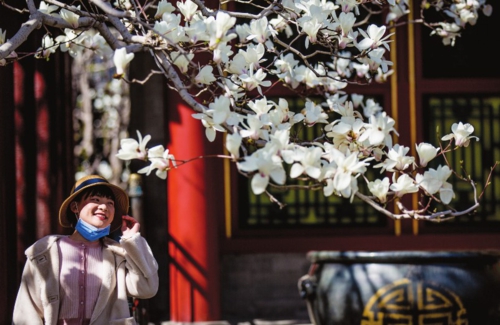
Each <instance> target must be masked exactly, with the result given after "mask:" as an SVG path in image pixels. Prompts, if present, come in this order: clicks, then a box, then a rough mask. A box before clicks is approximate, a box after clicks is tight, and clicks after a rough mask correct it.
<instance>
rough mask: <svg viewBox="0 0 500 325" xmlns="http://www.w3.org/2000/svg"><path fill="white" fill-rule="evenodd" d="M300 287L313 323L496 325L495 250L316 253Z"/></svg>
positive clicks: (499, 260)
mask: <svg viewBox="0 0 500 325" xmlns="http://www.w3.org/2000/svg"><path fill="white" fill-rule="evenodd" d="M307 256H308V259H309V260H310V261H311V267H310V270H309V273H308V274H306V275H304V276H303V277H302V278H301V279H300V280H299V283H298V286H299V292H300V295H301V296H302V298H304V299H305V300H306V302H307V307H308V312H309V316H310V319H311V321H312V322H313V323H314V324H316V325H426V324H428V325H493V324H497V325H498V324H500V251H446V252H444V251H436V252H429V251H384V252H338V251H313V252H309V253H308V255H307Z"/></svg>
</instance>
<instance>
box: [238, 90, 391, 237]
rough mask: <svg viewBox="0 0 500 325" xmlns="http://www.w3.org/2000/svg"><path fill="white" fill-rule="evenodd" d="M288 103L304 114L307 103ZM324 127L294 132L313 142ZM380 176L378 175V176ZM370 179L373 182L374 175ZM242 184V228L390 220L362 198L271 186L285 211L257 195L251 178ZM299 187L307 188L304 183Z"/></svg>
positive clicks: (361, 184) (379, 223)
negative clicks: (251, 184)
mask: <svg viewBox="0 0 500 325" xmlns="http://www.w3.org/2000/svg"><path fill="white" fill-rule="evenodd" d="M287 100H288V103H289V107H290V109H291V110H294V111H300V108H301V107H304V101H303V100H301V99H296V100H294V99H290V98H287ZM276 101H277V100H276ZM379 102H380V100H379ZM323 128H324V124H323V125H317V126H315V127H314V128H304V127H299V129H293V132H296V133H295V134H296V136H297V137H299V138H302V139H308V140H312V139H315V138H317V137H318V136H320V135H321V134H322V132H323ZM287 172H288V171H287ZM378 176H379V175H378V173H377V175H375V177H378ZM368 177H369V178H370V179H373V177H372V175H369V176H368ZM238 184H240V186H239V189H238V191H239V198H240V199H239V202H238V217H239V224H240V227H241V228H242V229H286V228H292V229H293V228H300V229H306V228H321V227H322V228H324V227H332V228H334V227H339V226H356V227H360V226H385V225H386V222H387V217H385V216H383V215H380V214H379V213H377V212H376V211H375V210H374V209H373V208H371V207H369V206H368V205H366V204H363V203H362V202H361V201H360V200H358V199H354V201H353V203H350V202H349V199H345V198H341V197H337V196H335V195H332V196H330V197H325V196H324V195H323V191H322V190H318V191H310V190H287V191H283V190H279V189H273V188H271V187H270V186H269V187H268V190H270V192H271V193H272V195H273V196H274V197H275V198H276V199H277V200H279V201H280V202H282V203H285V204H286V206H285V208H283V209H280V208H279V206H278V205H277V204H276V203H274V202H271V201H270V199H269V197H268V196H267V195H266V194H261V195H258V196H257V195H254V194H253V192H252V190H251V188H250V180H249V179H247V178H245V177H243V176H241V178H240V179H239V180H238ZM295 184H299V185H306V184H304V183H300V182H297V183H295ZM358 186H359V188H360V191H361V192H363V193H367V192H368V190H367V187H366V184H365V182H364V181H363V180H362V179H359V181H358Z"/></svg>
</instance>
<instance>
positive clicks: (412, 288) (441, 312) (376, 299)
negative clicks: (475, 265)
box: [361, 278, 469, 325]
mask: <svg viewBox="0 0 500 325" xmlns="http://www.w3.org/2000/svg"><path fill="white" fill-rule="evenodd" d="M396 323H397V324H398V325H424V324H431V323H432V324H438V323H439V324H443V325H468V324H469V321H468V319H467V310H466V309H465V307H464V305H463V303H462V301H461V300H460V297H459V296H458V295H457V294H455V293H454V292H452V291H450V290H448V289H445V288H443V287H441V286H439V285H437V284H434V283H430V282H424V281H415V282H414V281H412V280H410V279H406V278H404V279H401V280H397V281H394V282H393V283H391V284H388V285H386V286H384V287H382V288H380V289H379V290H377V292H375V294H374V295H373V296H372V297H371V298H370V299H369V300H368V303H367V304H366V306H365V308H364V311H363V316H362V319H361V325H389V324H396Z"/></svg>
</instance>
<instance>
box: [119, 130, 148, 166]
mask: <svg viewBox="0 0 500 325" xmlns="http://www.w3.org/2000/svg"><path fill="white" fill-rule="evenodd" d="M137 138H138V139H139V141H137V140H135V139H132V138H126V139H121V140H120V150H118V153H117V154H116V157H117V158H119V159H122V160H131V159H140V160H146V158H147V150H146V145H147V144H148V142H149V140H151V136H150V135H149V134H147V135H146V136H145V137H144V138H142V135H141V132H139V131H137Z"/></svg>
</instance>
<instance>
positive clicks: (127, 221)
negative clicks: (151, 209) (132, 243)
mask: <svg viewBox="0 0 500 325" xmlns="http://www.w3.org/2000/svg"><path fill="white" fill-rule="evenodd" d="M140 228H141V225H140V224H139V223H138V222H137V220H135V219H134V218H132V217H131V216H127V215H125V216H122V228H121V230H122V237H130V236H133V235H134V234H136V233H138V232H139V229H140Z"/></svg>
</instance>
